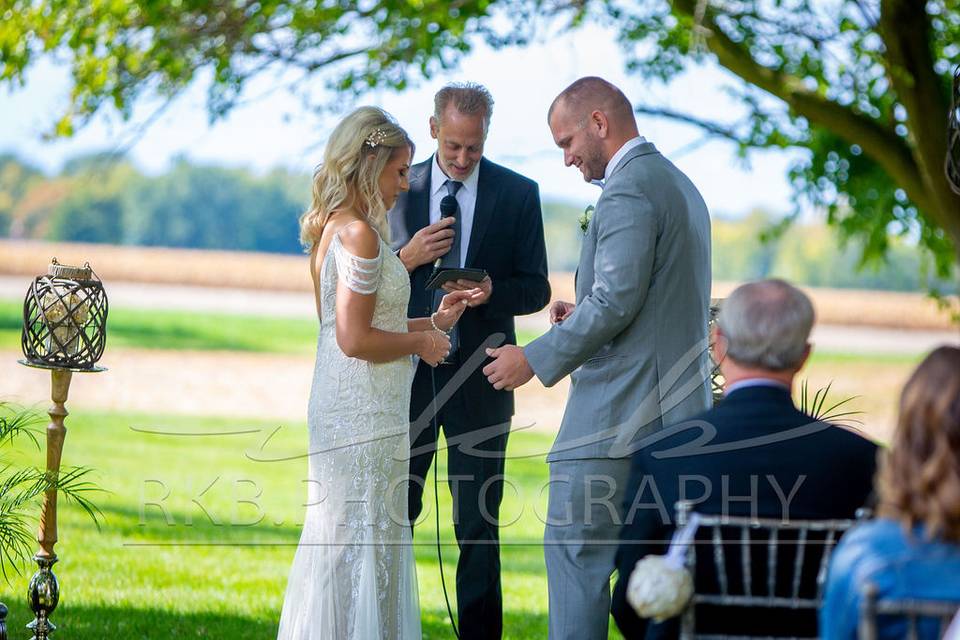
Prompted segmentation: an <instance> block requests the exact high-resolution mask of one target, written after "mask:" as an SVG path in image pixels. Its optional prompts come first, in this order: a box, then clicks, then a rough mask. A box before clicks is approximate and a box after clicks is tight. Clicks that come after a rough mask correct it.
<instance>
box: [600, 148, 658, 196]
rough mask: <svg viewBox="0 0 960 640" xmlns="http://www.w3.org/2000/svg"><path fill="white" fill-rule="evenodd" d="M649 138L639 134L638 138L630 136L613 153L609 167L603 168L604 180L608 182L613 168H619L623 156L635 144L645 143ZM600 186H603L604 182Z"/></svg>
mask: <svg viewBox="0 0 960 640" xmlns="http://www.w3.org/2000/svg"><path fill="white" fill-rule="evenodd" d="M646 141H647V139H646V138H644V137H643V136H637V137H636V138H630V139H629V140H627V141H626V142H624V143H623V146H622V147H620V148H619V149H617V152H616V153H615V154H613V157H612V158H610V162H608V163H607V168H606V169H604V170H603V182H606V181H607V180H609V179H610V174H611V173H613V170H614V169H616V168H617V164H618V163H619V162H620V161H621V160H623V156H625V155H627V153H628V152H629V151H630V149H633V148H634V147H635V146H637V145H640V144H643V143H644V142H646ZM599 186H601V187H602V186H603V185H602V184H601V185H599Z"/></svg>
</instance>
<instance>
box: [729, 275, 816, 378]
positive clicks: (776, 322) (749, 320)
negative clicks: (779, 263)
mask: <svg viewBox="0 0 960 640" xmlns="http://www.w3.org/2000/svg"><path fill="white" fill-rule="evenodd" d="M813 321H814V312H813V304H812V303H811V302H810V298H808V297H807V296H806V294H805V293H803V292H802V291H800V290H799V289H797V288H796V287H794V286H793V285H791V284H790V283H788V282H785V281H783V280H759V281H757V282H750V283H747V284H744V285H741V286H739V287H737V288H736V289H735V290H734V291H733V293H731V294H730V296H729V297H727V298H726V299H725V300H724V301H723V306H722V308H721V309H720V315H719V316H718V317H717V325H718V327H719V329H720V332H721V333H722V334H723V336H724V337H725V338H726V341H727V352H726V356H727V357H728V358H732V359H733V360H735V361H736V362H737V363H738V364H741V365H744V366H750V367H758V368H761V369H769V370H772V371H784V370H787V369H795V368H798V367H799V366H800V365H801V364H802V362H803V356H804V352H805V350H806V347H807V345H808V344H809V339H810V330H811V329H812V328H813Z"/></svg>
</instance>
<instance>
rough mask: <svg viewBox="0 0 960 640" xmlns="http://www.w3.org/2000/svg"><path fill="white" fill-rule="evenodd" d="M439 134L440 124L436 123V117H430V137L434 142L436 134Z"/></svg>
mask: <svg viewBox="0 0 960 640" xmlns="http://www.w3.org/2000/svg"><path fill="white" fill-rule="evenodd" d="M439 133H440V123H439V122H437V117H436V116H430V137H431V138H433V139H434V140H436V139H437V134H439Z"/></svg>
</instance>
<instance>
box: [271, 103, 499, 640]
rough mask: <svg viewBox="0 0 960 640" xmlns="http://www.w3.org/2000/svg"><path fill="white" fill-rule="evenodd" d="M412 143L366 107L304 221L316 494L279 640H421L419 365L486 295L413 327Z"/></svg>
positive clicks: (348, 129)
mask: <svg viewBox="0 0 960 640" xmlns="http://www.w3.org/2000/svg"><path fill="white" fill-rule="evenodd" d="M412 156H413V143H412V142H411V141H410V138H409V137H408V136H407V134H406V132H405V131H404V130H403V129H402V128H400V126H399V125H397V123H396V122H395V121H394V120H393V118H392V117H390V116H389V115H388V114H387V113H385V112H384V111H382V110H381V109H377V108H375V107H361V108H359V109H357V110H356V111H354V112H353V113H351V114H350V115H348V116H347V117H346V118H344V120H343V121H342V122H340V124H339V125H337V127H336V128H335V129H334V131H333V134H332V135H331V136H330V140H329V142H328V143H327V148H326V151H325V152H324V158H323V164H322V165H321V166H320V167H319V168H318V169H317V171H316V173H315V175H314V179H313V203H312V205H311V207H310V209H309V210H308V211H307V212H306V213H305V214H304V215H303V216H302V217H301V219H300V238H301V241H302V242H303V244H304V245H305V246H307V247H309V248H310V273H311V275H312V277H313V283H314V293H315V296H316V301H317V314H318V316H319V318H320V336H319V340H318V345H317V360H316V366H315V368H314V374H313V387H312V390H311V392H310V402H309V406H308V426H309V445H310V449H309V452H310V454H309V456H308V459H309V482H308V486H309V491H308V496H309V499H308V503H307V512H306V518H305V520H304V526H303V533H302V535H301V538H300V544H299V546H298V547H297V552H296V555H295V557H294V560H293V567H292V568H291V570H290V578H289V581H288V584H287V591H286V596H285V598H284V602H283V612H282V613H281V616H280V630H279V634H278V638H279V639H282V640H340V639H348V638H349V639H356V640H367V639H370V638H383V639H397V640H407V639H409V638H420V608H419V603H418V597H417V585H416V571H415V567H414V563H413V549H412V546H411V532H410V527H409V524H408V521H407V513H406V511H407V496H406V484H407V473H408V469H407V465H408V459H409V439H408V429H409V405H410V384H411V378H412V375H413V363H412V360H411V356H413V355H415V356H419V357H420V358H421V359H422V360H424V361H425V362H427V363H428V364H430V365H432V366H435V365H436V364H437V363H439V362H440V361H441V360H442V359H443V358H444V356H446V354H447V352H448V351H449V349H450V341H449V339H448V338H447V335H446V332H449V330H450V329H451V328H452V327H453V325H454V324H455V323H456V322H457V320H459V318H460V315H461V314H462V313H463V310H464V309H465V308H466V306H467V303H468V302H469V300H470V299H471V298H473V297H474V296H478V295H481V293H480V291H479V290H477V289H474V290H470V291H457V292H454V293H450V294H448V295H447V296H445V297H444V298H443V302H442V304H441V306H440V308H439V310H438V311H437V312H436V313H434V314H433V315H432V316H431V317H429V318H416V319H408V318H407V317H406V313H407V303H408V300H409V297H410V280H409V277H408V275H407V271H406V269H405V268H404V266H403V264H402V263H401V262H400V259H399V258H397V256H396V255H394V254H393V252H391V251H390V248H389V246H388V245H387V244H386V242H385V240H387V233H388V226H387V224H386V212H387V210H388V209H389V208H390V207H392V206H393V203H394V202H395V201H396V198H397V195H398V193H399V192H400V191H406V190H407V188H408V184H407V172H408V170H409V168H410V162H411V160H412Z"/></svg>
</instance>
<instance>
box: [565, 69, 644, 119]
mask: <svg viewBox="0 0 960 640" xmlns="http://www.w3.org/2000/svg"><path fill="white" fill-rule="evenodd" d="M561 103H563V105H564V106H565V107H567V109H569V110H570V111H571V112H572V113H574V114H577V115H579V116H586V115H587V114H588V113H590V112H592V111H594V110H599V111H603V112H604V113H606V114H607V117H617V116H624V117H627V116H628V117H630V118H631V119H632V118H633V106H632V105H631V104H630V101H629V100H628V99H627V96H625V95H624V93H623V91H620V89H618V88H617V86H616V85H614V84H612V83H610V82H607V81H606V80H604V79H603V78H598V77H597V76H586V77H584V78H580V79H579V80H575V81H574V82H573V84H571V85H570V86H569V87H567V88H566V89H564V90H563V91H561V92H560V95H558V96H557V97H556V98H554V99H553V102H552V103H551V104H550V109H549V110H548V111H547V121H548V122H549V120H550V116H552V115H553V110H554V109H555V108H556V107H557V106H558V105H559V104H561Z"/></svg>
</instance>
